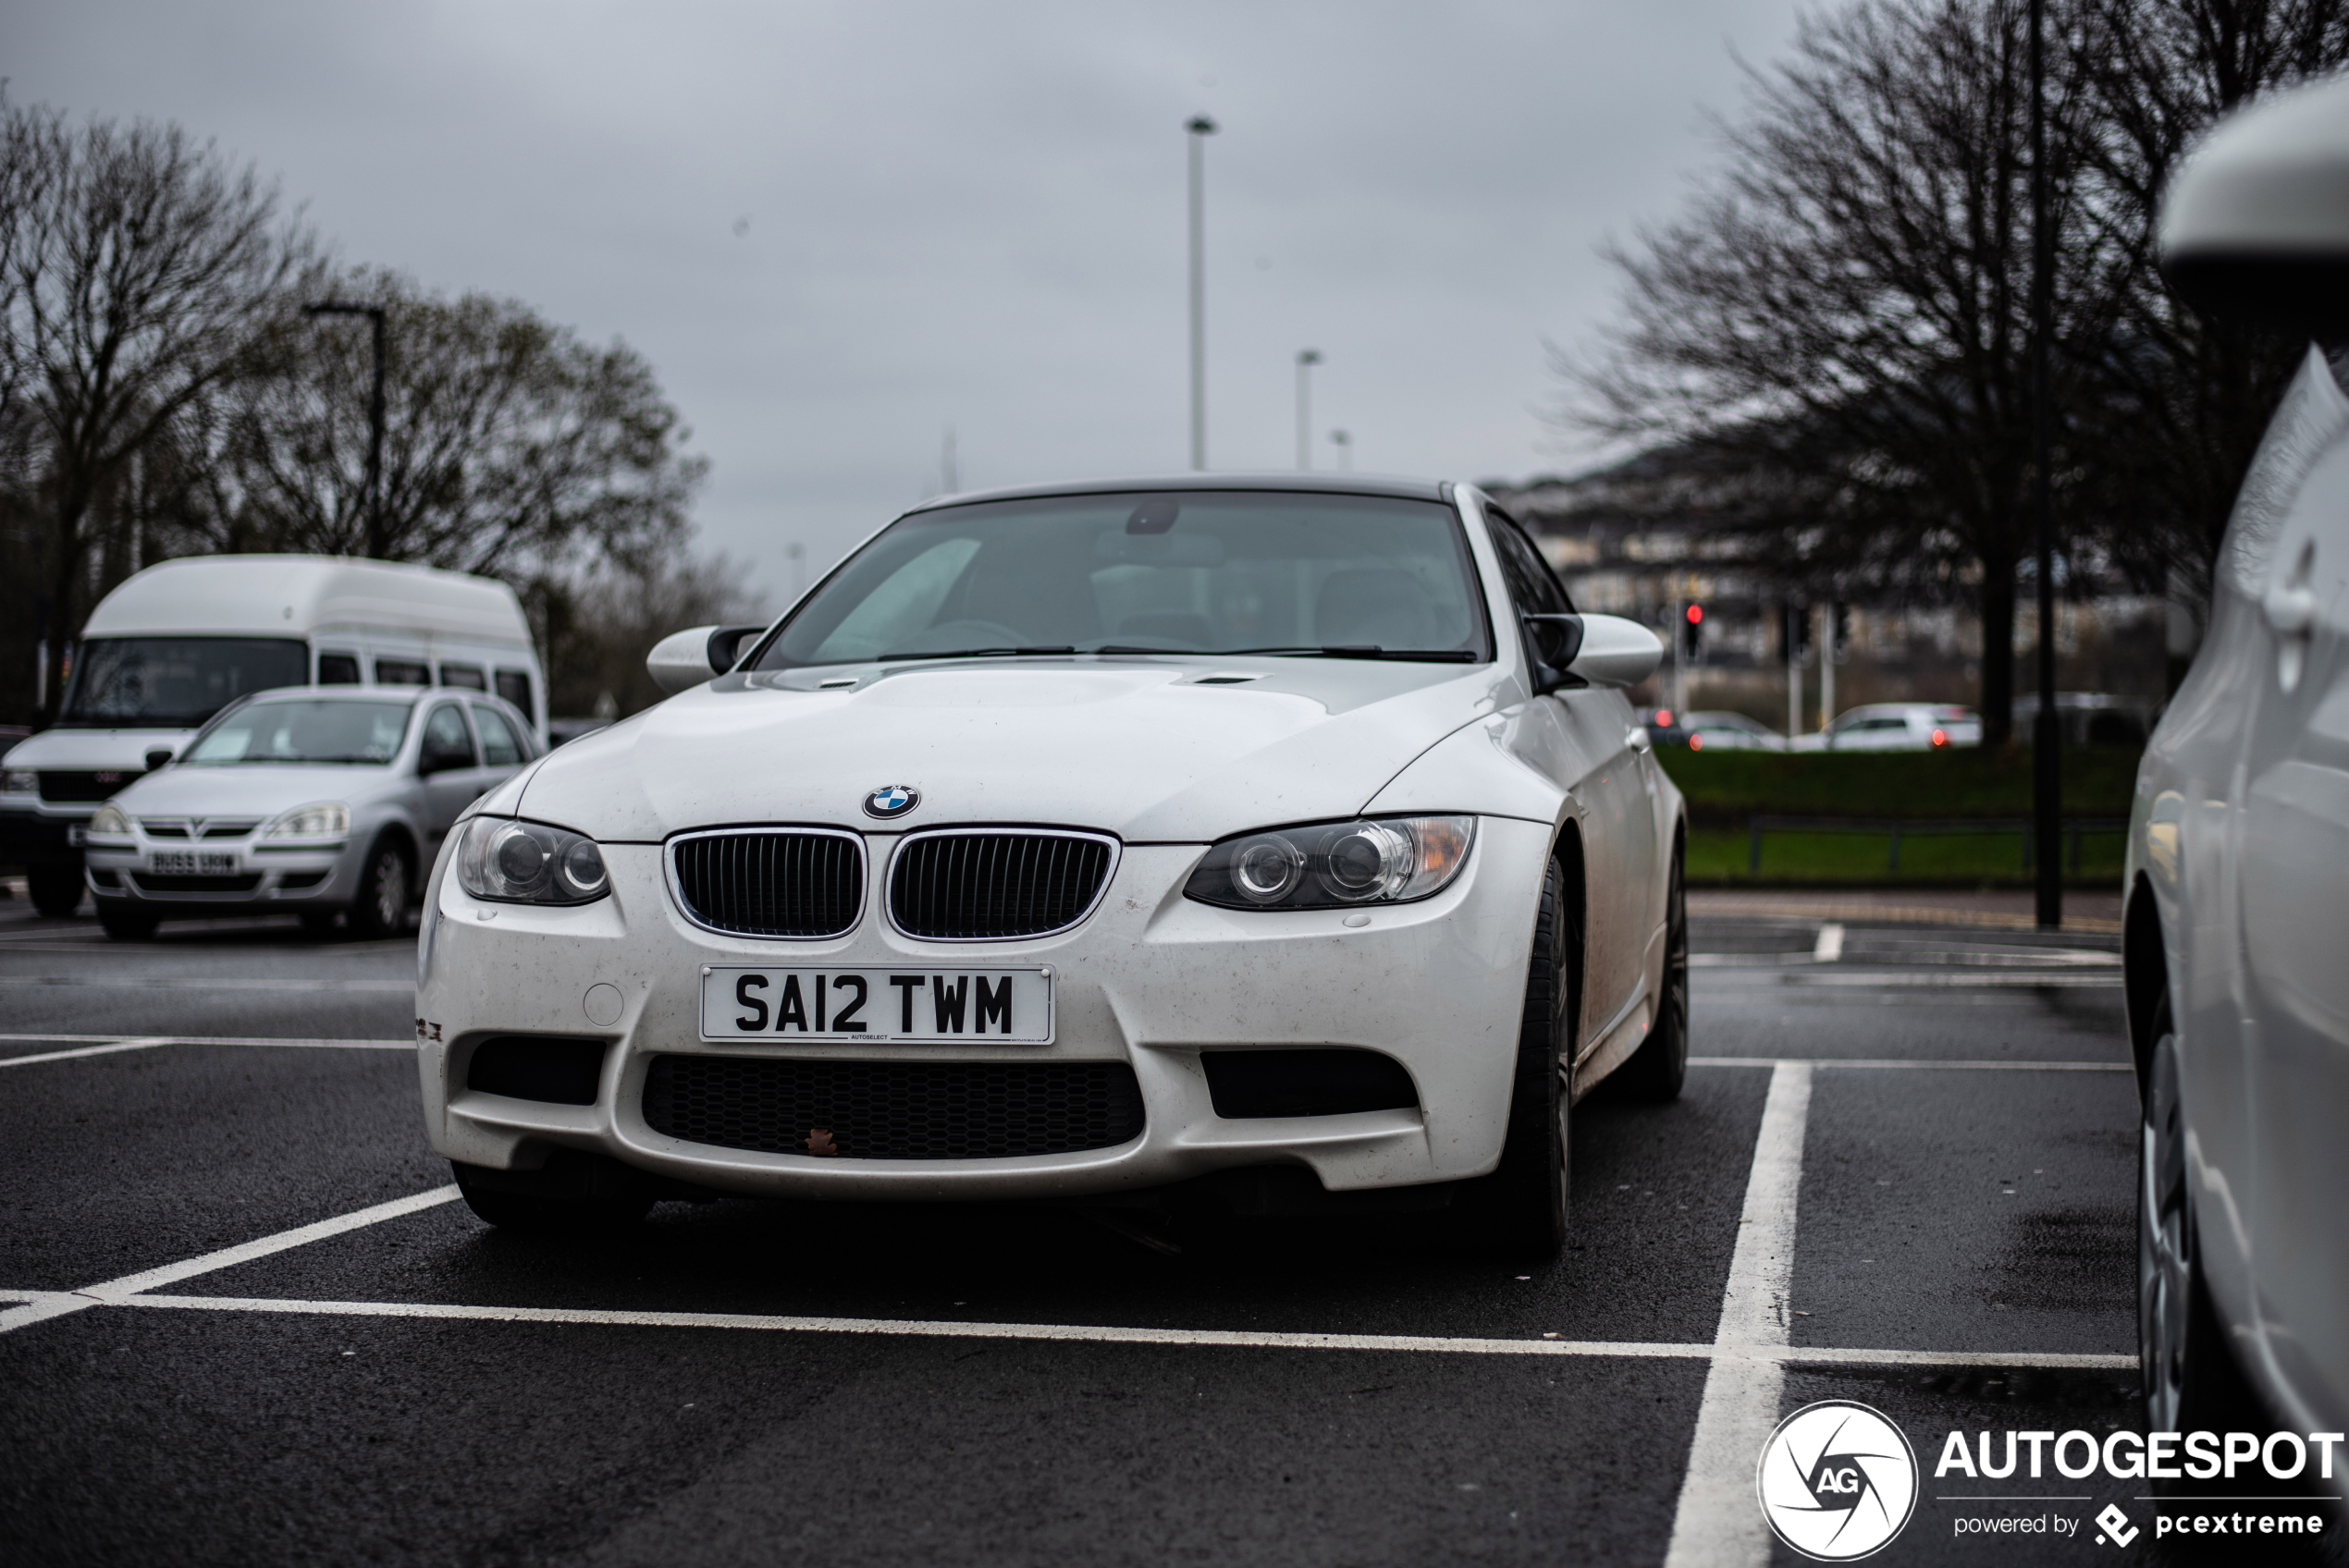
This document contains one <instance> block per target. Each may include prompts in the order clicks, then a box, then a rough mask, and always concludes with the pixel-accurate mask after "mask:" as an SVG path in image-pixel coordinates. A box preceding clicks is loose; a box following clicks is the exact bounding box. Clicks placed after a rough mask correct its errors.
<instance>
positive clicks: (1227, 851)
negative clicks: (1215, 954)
mask: <svg viewBox="0 0 2349 1568" xmlns="http://www.w3.org/2000/svg"><path fill="white" fill-rule="evenodd" d="M1475 840H1476V818H1474V817H1472V816H1384V817H1379V818H1376V819H1374V820H1366V821H1358V822H1322V823H1316V824H1314V825H1312V826H1311V827H1281V828H1274V829H1269V830H1267V831H1265V832H1261V833H1243V834H1241V835H1239V836H1238V837H1237V838H1234V839H1224V841H1223V842H1222V843H1220V844H1217V845H1215V846H1214V847H1213V848H1212V849H1211V850H1209V851H1207V858H1206V859H1204V860H1202V861H1200V862H1199V869H1198V870H1196V871H1194V872H1192V873H1191V879H1190V880H1189V881H1188V882H1187V883H1185V884H1184V886H1183V895H1184V897H1186V898H1191V899H1197V900H1199V902H1201V903H1205V904H1220V905H1222V906H1223V907H1224V908H1225V909H1336V908H1340V907H1342V906H1344V905H1347V904H1371V903H1407V902H1408V901H1409V900H1413V899H1424V898H1426V897H1428V896H1429V895H1430V894H1432V893H1438V892H1441V891H1443V889H1444V888H1445V887H1447V886H1448V885H1449V884H1450V883H1451V880H1452V878H1454V877H1455V876H1458V875H1459V874H1460V867H1462V866H1463V865H1466V864H1468V855H1469V846H1470V844H1472V843H1474V842H1475Z"/></svg>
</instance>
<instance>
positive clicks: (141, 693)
mask: <svg viewBox="0 0 2349 1568" xmlns="http://www.w3.org/2000/svg"><path fill="white" fill-rule="evenodd" d="M309 680H310V648H309V645H308V644H307V643H300V642H295V641H292V640H290V639H287V638H278V637H93V638H92V639H90V640H89V641H88V642H86V643H82V644H81V647H80V652H79V654H78V655H76V657H75V659H74V666H73V680H72V683H71V684H70V685H69V686H68V687H67V689H66V701H65V710H64V712H62V713H61V714H60V715H59V716H58V718H57V722H58V723H60V724H74V725H83V726H100V725H137V726H141V727H148V728H154V729H189V728H191V727H193V726H195V725H199V724H202V723H203V721H204V720H205V719H207V718H210V717H212V716H213V715H214V714H216V713H218V712H219V711H220V710H221V709H222V708H224V707H227V706H228V704H230V703H233V702H235V701H236V700H237V699H238V698H239V697H242V696H248V695H250V694H252V692H265V691H267V690H269V689H270V688H271V687H273V686H301V685H304V684H306V683H308V681H309Z"/></svg>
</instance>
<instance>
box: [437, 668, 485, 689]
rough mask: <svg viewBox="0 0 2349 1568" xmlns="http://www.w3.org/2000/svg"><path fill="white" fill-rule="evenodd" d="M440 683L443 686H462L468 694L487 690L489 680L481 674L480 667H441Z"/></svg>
mask: <svg viewBox="0 0 2349 1568" xmlns="http://www.w3.org/2000/svg"><path fill="white" fill-rule="evenodd" d="M440 683H441V684H442V685H443V686H462V687H463V688H464V689H465V690H466V691H468V692H486V691H488V690H489V678H488V677H487V676H486V675H484V674H482V672H481V666H479V665H477V664H444V665H442V666H441V667H440Z"/></svg>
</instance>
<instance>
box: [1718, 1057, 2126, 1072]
mask: <svg viewBox="0 0 2349 1568" xmlns="http://www.w3.org/2000/svg"><path fill="white" fill-rule="evenodd" d="M1786 1061H1798V1062H1801V1063H1802V1065H1803V1066H1805V1067H1851V1068H1864V1069H1867V1070H1869V1071H1871V1072H1882V1071H1887V1070H1899V1069H1901V1068H1917V1069H1920V1070H1924V1069H1936V1070H1946V1071H1949V1072H2135V1071H2136V1069H2135V1068H2134V1066H2132V1065H2131V1064H2130V1063H2128V1062H2125V1061H1967V1060H1954V1061H1934V1060H1930V1059H1917V1060H1912V1059H1910V1058H1907V1057H1882V1056H1854V1057H1833V1056H1812V1057H1802V1056H1692V1057H1691V1058H1689V1065H1690V1066H1691V1067H1776V1066H1777V1065H1778V1064H1779V1063H1780V1062H1786Z"/></svg>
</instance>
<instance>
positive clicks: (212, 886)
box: [130, 871, 261, 893]
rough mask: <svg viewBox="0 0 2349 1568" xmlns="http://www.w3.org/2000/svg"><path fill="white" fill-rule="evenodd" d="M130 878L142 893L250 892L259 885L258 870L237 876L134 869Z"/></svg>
mask: <svg viewBox="0 0 2349 1568" xmlns="http://www.w3.org/2000/svg"><path fill="white" fill-rule="evenodd" d="M130 880H131V881H133V882H136V883H137V884H138V885H139V890H140V891H141V892H142V893H250V892H252V890H253V889H254V888H258V887H260V886H261V876H260V874H259V873H258V872H247V873H245V874H244V875H242V876H190V875H188V874H185V873H181V872H156V871H134V872H132V873H131V874H130Z"/></svg>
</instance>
